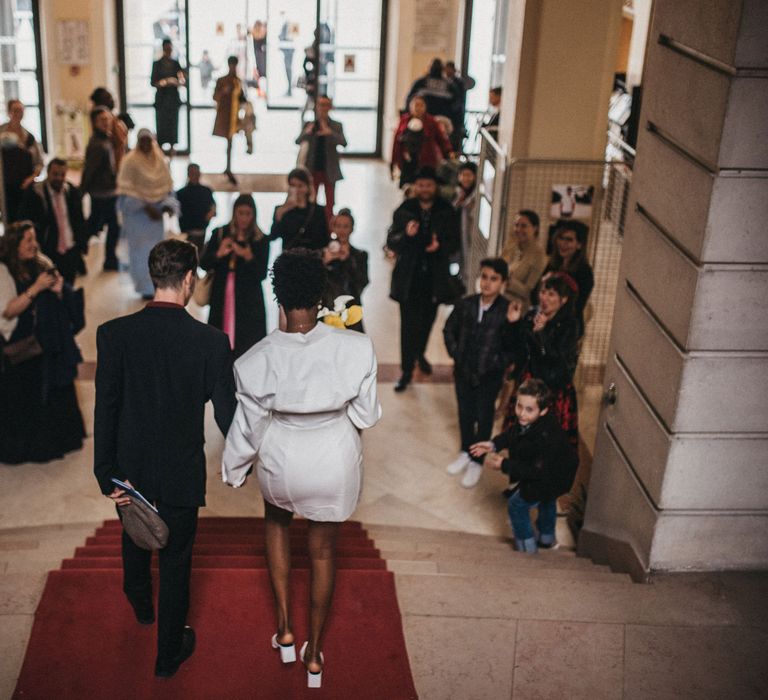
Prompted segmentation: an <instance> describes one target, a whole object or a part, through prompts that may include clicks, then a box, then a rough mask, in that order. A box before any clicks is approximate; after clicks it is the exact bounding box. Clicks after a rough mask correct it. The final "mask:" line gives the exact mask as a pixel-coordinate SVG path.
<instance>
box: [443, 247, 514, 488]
mask: <svg viewBox="0 0 768 700" xmlns="http://www.w3.org/2000/svg"><path fill="white" fill-rule="evenodd" d="M508 274H509V273H508V268H507V263H506V262H505V261H504V260H503V259H502V258H486V259H485V260H483V261H482V262H481V263H480V294H472V295H470V296H467V297H464V298H463V299H462V300H461V301H459V302H458V303H457V304H456V306H455V307H454V309H453V312H452V313H451V315H450V316H449V317H448V320H447V321H446V323H445V327H444V328H443V338H444V339H445V347H446V348H447V350H448V354H449V355H450V356H451V357H452V358H453V360H454V363H455V364H454V370H453V374H454V382H455V384H456V400H457V402H458V404H459V429H460V431H461V452H460V453H459V456H458V457H457V458H456V459H455V460H454V461H453V462H451V463H450V464H449V465H448V469H447V472H448V473H449V474H452V475H453V474H459V473H461V472H463V471H464V470H465V469H466V473H465V474H464V478H463V479H462V481H461V485H462V486H464V487H466V488H472V487H473V486H475V485H476V484H477V482H478V481H479V480H480V476H481V475H482V473H483V465H482V457H476V458H472V457H471V456H470V454H469V448H470V445H473V444H474V443H476V442H480V441H482V440H488V438H490V437H491V430H493V414H494V404H495V402H496V397H497V396H498V394H499V389H501V383H502V379H503V375H504V370H505V369H506V368H507V366H508V365H509V363H510V361H511V353H510V352H509V351H508V350H507V349H506V347H505V343H504V341H503V335H504V334H503V331H504V330H505V327H506V326H507V325H508V321H507V308H508V306H509V302H508V301H507V300H506V299H505V298H504V296H502V292H503V291H504V285H505V283H506V281H507V276H508Z"/></svg>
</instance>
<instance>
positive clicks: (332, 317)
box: [317, 296, 363, 328]
mask: <svg viewBox="0 0 768 700" xmlns="http://www.w3.org/2000/svg"><path fill="white" fill-rule="evenodd" d="M353 300H354V297H351V296H340V297H336V299H334V301H333V310H331V309H328V308H326V307H323V308H322V309H320V311H318V313H317V317H318V318H319V319H320V320H321V321H322V322H323V323H327V324H328V325H329V326H333V327H334V328H348V327H349V326H354V325H355V324H356V323H360V321H362V320H363V307H362V306H360V305H359V304H352V305H351V306H347V304H349V302H350V301H353Z"/></svg>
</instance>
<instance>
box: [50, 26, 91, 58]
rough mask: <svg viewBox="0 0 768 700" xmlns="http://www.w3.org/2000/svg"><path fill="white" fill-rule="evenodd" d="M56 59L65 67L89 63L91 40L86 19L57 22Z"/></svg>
mask: <svg viewBox="0 0 768 700" xmlns="http://www.w3.org/2000/svg"><path fill="white" fill-rule="evenodd" d="M57 34H58V37H57V38H58V47H57V48H58V59H59V63H63V64H64V65H67V66H87V65H89V64H90V62H91V40H90V35H89V31H88V20H86V19H60V20H59V21H58V22H57Z"/></svg>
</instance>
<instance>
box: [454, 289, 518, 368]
mask: <svg viewBox="0 0 768 700" xmlns="http://www.w3.org/2000/svg"><path fill="white" fill-rule="evenodd" d="M508 307H509V301H507V299H505V298H504V297H503V296H499V297H497V298H496V301H494V302H493V304H492V305H491V308H490V309H488V310H487V311H486V312H485V313H484V314H483V320H482V321H480V322H478V320H477V317H478V315H479V313H480V295H479V294H473V295H471V296H468V297H464V298H463V299H462V300H461V301H459V302H458V303H457V304H456V306H454V308H453V311H452V312H451V315H450V316H449V317H448V320H447V321H446V322H445V327H444V328H443V339H444V340H445V347H446V349H447V350H448V354H449V355H450V356H451V357H452V358H453V361H454V363H455V366H454V373H455V375H456V378H457V379H460V380H463V381H469V382H478V381H479V380H480V379H481V378H482V377H485V376H487V375H489V374H499V375H501V374H502V373H503V372H504V370H505V369H506V368H507V367H508V366H509V364H510V363H511V362H512V359H513V354H512V352H511V351H510V348H509V347H508V346H507V344H506V342H505V340H506V336H505V334H504V332H503V331H504V330H505V329H506V327H507V326H508V325H509V322H508V321H507V308H508Z"/></svg>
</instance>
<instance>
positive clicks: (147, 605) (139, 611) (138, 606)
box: [128, 598, 155, 625]
mask: <svg viewBox="0 0 768 700" xmlns="http://www.w3.org/2000/svg"><path fill="white" fill-rule="evenodd" d="M128 602H129V603H130V604H131V607H132V608H133V613H134V615H136V621H137V622H138V623H139V624H140V625H151V624H152V623H153V622H154V621H155V609H154V607H153V606H152V601H151V600H142V601H135V600H131V599H130V598H128Z"/></svg>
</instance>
